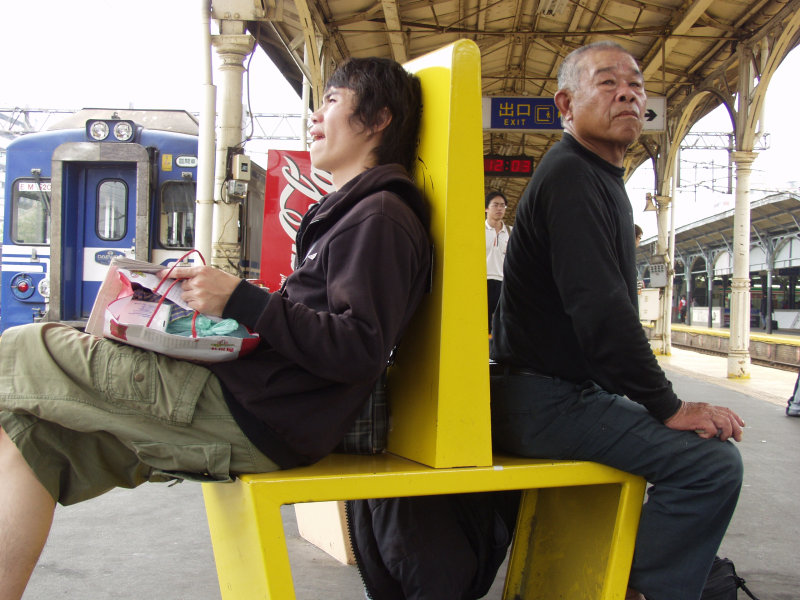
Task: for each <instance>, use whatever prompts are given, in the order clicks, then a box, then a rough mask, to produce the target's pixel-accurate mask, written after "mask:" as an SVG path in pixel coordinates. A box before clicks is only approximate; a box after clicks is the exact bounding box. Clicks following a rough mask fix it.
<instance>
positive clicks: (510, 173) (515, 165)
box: [483, 154, 533, 177]
mask: <svg viewBox="0 0 800 600" xmlns="http://www.w3.org/2000/svg"><path fill="white" fill-rule="evenodd" d="M483 173H484V175H490V176H494V177H530V176H531V175H533V159H532V158H531V157H530V156H500V155H498V154H488V155H486V156H484V157H483Z"/></svg>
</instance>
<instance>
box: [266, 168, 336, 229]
mask: <svg viewBox="0 0 800 600" xmlns="http://www.w3.org/2000/svg"><path fill="white" fill-rule="evenodd" d="M283 158H284V160H285V161H286V164H285V165H284V166H283V167H282V168H281V175H282V176H283V178H284V179H285V181H286V185H284V187H283V189H282V190H281V193H280V196H279V199H278V205H279V207H280V210H279V213H278V221H279V222H280V224H281V228H282V229H283V231H285V232H286V235H288V236H289V237H290V238H291V239H292V241H294V240H295V238H296V237H297V230H298V229H299V228H300V221H302V220H303V215H305V214H306V212H308V209H309V207H310V206H311V205H312V204H316V203H317V202H319V201H320V200H321V199H322V197H323V196H325V195H326V194H329V193H330V192H332V191H333V190H334V188H333V182H332V181H331V177H330V175H329V174H328V173H327V172H325V171H321V170H319V169H315V168H313V167H312V168H311V173H310V175H309V176H306V175H305V174H303V173H302V172H301V171H300V167H299V166H298V164H297V163H296V162H295V161H294V160H292V158H291V157H290V156H284V157H283Z"/></svg>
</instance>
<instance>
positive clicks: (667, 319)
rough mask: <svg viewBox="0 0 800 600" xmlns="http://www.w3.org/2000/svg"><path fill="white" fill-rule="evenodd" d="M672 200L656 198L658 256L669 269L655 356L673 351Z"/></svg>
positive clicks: (654, 341)
mask: <svg viewBox="0 0 800 600" xmlns="http://www.w3.org/2000/svg"><path fill="white" fill-rule="evenodd" d="M671 206H672V198H671V197H670V196H657V197H656V207H657V208H656V210H657V212H656V220H657V223H658V237H657V239H656V252H655V254H656V256H660V257H663V258H662V260H663V261H664V264H665V265H666V267H667V285H666V286H665V287H663V288H662V289H661V293H660V294H659V305H658V309H659V310H658V312H659V318H658V320H657V321H656V323H655V327H654V329H653V336H652V339H651V341H650V346H651V348H652V349H653V352H654V353H655V354H661V355H669V354H670V353H671V351H672V344H671V341H672V340H671V339H670V338H671V335H672V334H671V332H672V323H671V314H672V279H673V277H674V275H675V272H674V268H673V265H672V262H671V260H670V251H669V250H670V248H669V231H670V229H669V221H668V217H669V214H670V208H671Z"/></svg>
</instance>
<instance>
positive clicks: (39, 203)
mask: <svg viewBox="0 0 800 600" xmlns="http://www.w3.org/2000/svg"><path fill="white" fill-rule="evenodd" d="M13 185H14V187H13V193H12V195H11V211H12V214H11V239H12V240H13V241H14V243H16V244H49V243H50V180H49V179H17V180H16V181H14V184H13Z"/></svg>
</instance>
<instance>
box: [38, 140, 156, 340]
mask: <svg viewBox="0 0 800 600" xmlns="http://www.w3.org/2000/svg"><path fill="white" fill-rule="evenodd" d="M52 165H53V172H52V212H53V218H52V222H53V228H52V232H51V258H50V286H49V287H50V302H49V305H48V309H47V314H46V315H45V317H44V320H46V321H61V322H65V323H69V324H72V325H74V326H76V327H82V326H83V325H84V324H85V323H86V320H87V318H88V317H89V314H90V313H91V310H92V305H93V304H94V299H95V297H96V296H97V291H98V290H99V289H100V284H101V283H102V280H103V278H104V277H105V274H106V272H107V270H108V269H107V267H108V265H109V264H110V263H111V260H112V259H113V258H114V257H117V256H131V257H134V258H138V259H140V260H149V258H150V250H149V247H150V239H149V234H148V226H149V220H150V206H149V204H150V158H149V156H148V153H147V150H146V149H145V148H144V147H142V146H140V145H139V144H110V143H109V144H91V145H90V144H83V143H66V144H62V145H61V146H59V147H58V148H57V149H56V151H55V152H54V154H53V163H52Z"/></svg>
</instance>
